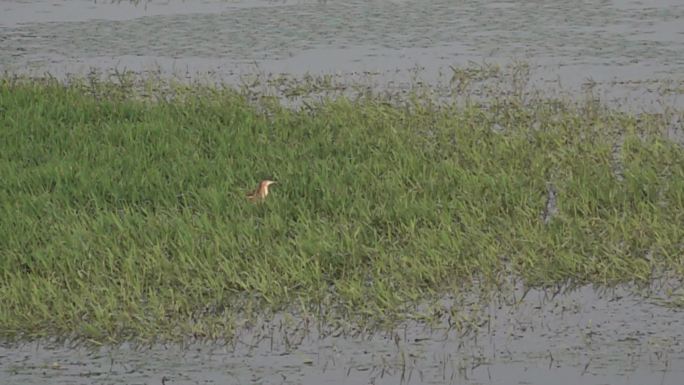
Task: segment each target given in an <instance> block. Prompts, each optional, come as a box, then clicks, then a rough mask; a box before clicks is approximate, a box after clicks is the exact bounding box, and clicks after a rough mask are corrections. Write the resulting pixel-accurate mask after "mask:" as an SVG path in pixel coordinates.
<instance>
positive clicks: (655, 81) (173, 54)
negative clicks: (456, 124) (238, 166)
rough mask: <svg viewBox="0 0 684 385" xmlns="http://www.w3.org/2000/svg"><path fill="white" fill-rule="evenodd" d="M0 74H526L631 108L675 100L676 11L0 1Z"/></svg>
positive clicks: (359, 1)
mask: <svg viewBox="0 0 684 385" xmlns="http://www.w3.org/2000/svg"><path fill="white" fill-rule="evenodd" d="M0 52H1V53H0V70H3V71H9V72H14V73H16V72H20V73H31V74H34V75H36V74H43V73H44V72H46V71H48V72H50V73H52V74H53V75H55V76H63V75H64V74H67V73H80V74H83V73H87V72H89V71H90V70H92V69H97V70H99V71H103V72H108V71H112V70H114V69H116V70H119V71H122V70H133V71H136V72H144V71H149V70H155V71H157V70H159V71H162V72H163V73H165V74H176V75H179V76H184V75H185V74H188V75H189V76H191V77H199V76H200V75H199V74H205V75H206V74H209V75H210V76H212V77H218V78H220V79H221V80H224V81H229V82H236V81H237V78H238V77H239V76H240V75H241V74H246V73H254V72H265V73H288V74H299V75H301V74H304V73H307V72H310V73H334V72H340V73H373V74H378V76H379V77H380V78H381V81H383V82H388V81H396V80H401V79H405V78H406V77H407V73H406V71H408V70H410V69H414V68H419V69H421V71H422V74H423V76H425V77H426V78H427V80H435V79H436V78H437V76H438V74H439V73H440V71H448V68H449V66H450V65H465V64H467V63H468V62H470V61H475V62H478V63H481V62H483V61H487V62H493V63H509V62H511V61H512V60H524V61H528V62H530V63H532V64H533V68H532V73H533V74H534V77H535V80H536V81H537V82H538V84H540V85H542V86H546V87H551V84H552V85H553V86H554V87H556V86H559V85H560V86H561V87H564V88H571V89H576V90H578V89H580V88H581V85H582V84H585V83H587V81H588V80H592V81H596V82H598V84H599V85H604V86H606V87H607V88H612V89H617V90H618V91H617V92H613V93H611V95H610V96H614V97H618V96H623V97H625V98H627V99H631V100H636V101H641V102H642V103H644V104H647V103H656V102H657V100H658V98H659V97H660V94H662V89H663V85H662V81H674V82H675V83H676V84H675V85H674V86H673V87H672V88H674V89H675V90H674V91H672V90H669V91H671V92H674V93H676V94H682V93H684V85H683V84H682V82H684V55H682V54H681V52H684V3H682V2H681V1H678V0H657V1H635V0H593V1H582V2H579V3H578V2H567V1H561V0H552V1H546V2H542V3H539V2H529V1H482V0H461V1H451V0H418V1H408V0H374V1H367V0H352V1H345V2H342V1H332V0H330V1H322V0H318V1H315V0H284V1H263V0H262V1H253V0H249V1H248V0H234V1H215V0H207V1H188V2H182V1H179V0H170V1H164V2H157V1H153V2H146V1H141V2H140V3H139V4H137V5H136V4H132V3H130V2H126V1H123V2H93V1H88V0H73V1H69V2H53V1H49V0H42V1H41V0H34V1H31V0H29V1H17V0H9V1H3V2H2V3H1V4H0Z"/></svg>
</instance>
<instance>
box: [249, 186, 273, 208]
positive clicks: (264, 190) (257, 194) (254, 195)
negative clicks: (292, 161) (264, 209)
mask: <svg viewBox="0 0 684 385" xmlns="http://www.w3.org/2000/svg"><path fill="white" fill-rule="evenodd" d="M273 183H276V182H274V181H272V180H262V181H261V183H259V187H257V189H256V190H254V191H252V192H251V193H249V194H247V199H249V200H250V201H251V202H255V203H256V202H261V201H263V200H264V199H266V196H267V195H268V186H270V185H272V184H273Z"/></svg>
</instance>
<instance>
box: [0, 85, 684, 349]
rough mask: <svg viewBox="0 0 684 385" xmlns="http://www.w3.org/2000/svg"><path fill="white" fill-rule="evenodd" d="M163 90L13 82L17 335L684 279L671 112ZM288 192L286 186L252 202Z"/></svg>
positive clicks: (188, 329) (10, 300) (683, 222)
mask: <svg viewBox="0 0 684 385" xmlns="http://www.w3.org/2000/svg"><path fill="white" fill-rule="evenodd" d="M143 89H144V87H143ZM143 94H144V95H147V97H145V98H142V97H140V95H143ZM152 94H154V91H149V92H147V93H145V92H142V93H137V94H136V93H135V92H133V91H127V90H123V89H122V88H121V87H118V86H117V85H115V84H101V85H99V86H98V88H97V90H95V89H93V88H92V87H91V88H88V87H86V86H83V85H82V84H81V85H79V84H78V83H75V84H72V85H68V86H66V85H63V84H58V83H57V82H54V81H47V82H42V81H16V80H12V79H7V78H6V79H4V80H2V81H0V298H1V299H2V301H1V302H0V330H1V331H2V336H3V337H5V338H35V337H45V336H56V335H68V336H72V337H76V338H84V339H89V340H91V341H95V342H113V341H120V340H124V339H138V338H154V337H159V338H167V337H168V338H173V337H174V336H176V337H178V336H187V335H195V336H207V337H221V336H229V335H230V333H231V331H232V330H234V327H235V326H236V325H239V324H240V319H241V317H244V316H246V315H247V314H252V313H255V312H258V311H259V310H258V309H264V308H270V309H277V308H279V307H282V306H292V305H293V304H294V305H295V306H301V308H302V309H307V310H308V311H323V310H321V309H327V310H324V311H329V310H330V309H334V310H335V311H336V314H342V315H350V316H352V317H355V316H361V317H385V316H388V317H389V316H390V315H392V314H393V312H396V311H398V310H397V309H400V308H401V307H402V305H403V304H405V303H407V302H411V301H416V300H419V299H421V298H425V297H426V296H430V295H438V294H440V293H445V292H447V291H448V290H453V289H457V288H463V287H465V288H466V289H467V287H468V286H469V285H471V284H473V283H474V282H476V281H477V282H478V284H482V283H484V284H487V283H492V284H496V282H497V281H498V280H500V279H501V277H502V276H511V275H513V276H516V277H519V278H520V279H522V280H523V281H524V282H526V283H527V284H530V285H547V284H557V283H563V282H568V281H571V282H577V283H583V282H593V283H598V284H612V283H620V282H634V281H637V282H648V281H649V280H651V279H653V278H654V275H655V274H661V273H663V272H667V273H669V274H673V275H675V276H681V274H682V272H684V268H683V267H684V259H683V258H684V252H683V251H684V210H683V209H682V208H683V207H684V149H683V148H682V146H681V145H680V144H677V143H676V142H674V141H671V140H669V139H668V138H667V135H668V133H667V130H668V124H669V121H670V120H671V119H670V118H671V116H670V117H667V118H666V117H664V115H647V114H642V115H640V116H636V115H634V114H627V113H620V112H616V111H611V110H607V109H603V108H600V107H597V106H595V105H593V104H591V103H587V104H577V105H571V104H570V103H562V102H558V101H548V100H546V101H544V100H539V101H534V102H529V103H522V102H520V101H519V100H516V99H514V98H504V97H502V98H500V99H494V100H493V101H491V102H490V103H488V104H487V105H486V106H484V105H478V104H475V103H467V102H465V103H459V104H458V105H456V104H454V105H453V106H450V105H449V104H448V103H444V104H442V105H440V106H437V105H435V104H433V103H431V102H429V101H428V100H425V99H421V98H418V97H416V98H407V100H413V101H412V102H404V103H400V104H395V105H393V104H391V103H387V102H386V100H383V99H382V98H380V97H377V96H366V97H364V98H361V99H359V100H354V101H352V100H349V99H344V98H338V99H336V100H330V101H326V102H323V103H320V104H318V105H316V106H313V107H312V108H307V109H304V110H302V111H296V110H295V109H287V108H281V107H278V106H275V105H273V103H269V104H268V105H267V106H266V105H254V103H253V102H248V101H247V100H246V98H244V97H242V96H241V95H240V93H239V92H238V91H235V90H230V89H216V88H209V87H202V86H193V87H185V88H183V87H179V88H178V89H174V90H173V94H174V95H175V97H173V98H168V97H166V98H157V99H155V100H152V99H154V98H153V97H150V95H152ZM167 95H168V93H167ZM679 134H680V135H681V132H680V133H679ZM266 178H269V179H275V180H277V181H278V182H279V184H277V185H275V186H274V187H273V188H272V189H271V194H270V195H269V196H268V199H267V200H266V202H265V203H264V204H260V205H254V204H251V203H249V202H248V201H247V200H246V199H245V193H247V192H248V191H249V190H251V189H253V188H254V187H256V184H257V183H258V182H259V181H260V180H261V179H266ZM553 191H555V199H554V198H552V197H551V195H553V194H552V193H551V192H553ZM554 200H555V204H556V206H557V207H554V202H553V201H554ZM316 309H318V310H316Z"/></svg>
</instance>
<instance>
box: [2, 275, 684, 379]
mask: <svg viewBox="0 0 684 385" xmlns="http://www.w3.org/2000/svg"><path fill="white" fill-rule="evenodd" d="M522 294H523V293H522V292H521V291H517V292H515V293H514V294H511V295H509V296H507V298H506V299H499V300H497V301H492V302H490V303H489V304H488V305H486V306H484V307H483V308H480V306H479V305H478V304H480V303H481V301H480V300H478V299H476V298H471V299H468V298H463V299H458V300H457V299H454V298H450V299H445V300H443V301H441V302H440V305H439V309H441V311H443V312H444V313H445V314H448V313H452V314H453V316H448V315H444V316H443V317H442V319H441V321H439V322H437V323H436V324H434V325H431V326H427V325H425V324H422V323H418V322H407V323H405V324H403V325H401V326H399V327H397V328H396V329H394V330H393V331H391V332H383V333H372V332H369V333H366V332H356V333H355V332H354V331H353V329H352V330H349V329H339V330H335V328H331V329H326V330H323V331H321V330H318V329H317V328H316V327H315V326H312V325H313V324H315V322H310V323H308V325H309V326H307V322H305V321H304V320H301V319H295V320H294V321H293V322H290V323H289V325H290V326H288V327H283V326H282V325H283V324H284V322H283V319H284V317H283V318H280V319H275V320H265V321H262V322H261V323H260V324H259V325H258V326H256V327H254V328H252V329H250V330H245V331H242V332H241V333H240V334H239V336H238V338H237V340H236V341H235V342H232V343H229V344H227V345H223V346H219V345H216V344H213V345H212V344H196V345H190V346H183V347H182V346H179V345H165V346H162V345H157V346H154V347H153V348H152V349H151V350H147V349H145V350H141V351H136V350H134V349H131V348H130V347H126V346H124V347H121V348H106V349H100V350H97V351H94V352H92V351H91V352H89V351H88V350H85V349H67V348H64V347H56V348H55V347H52V348H48V347H44V346H42V345H35V344H28V345H25V346H22V347H19V348H17V347H12V348H6V349H0V357H2V361H1V362H2V364H1V365H2V370H0V382H3V383H17V384H92V383H98V384H132V383H140V384H161V383H162V380H164V382H165V383H166V384H233V383H235V384H248V383H260V384H324V383H325V384H342V383H347V384H368V383H371V384H429V383H435V384H443V383H453V384H502V385H504V384H505V385H510V384H558V385H565V384H567V385H571V384H572V385H574V384H614V385H615V384H672V385H675V384H677V385H679V384H681V378H683V377H682V376H683V375H684V349H682V344H683V343H684V317H683V315H684V314H683V313H682V311H681V310H676V309H671V308H668V307H664V306H660V305H656V304H654V303H652V301H653V300H651V299H645V298H644V297H641V296H633V295H632V294H630V291H628V290H626V289H616V290H611V291H608V292H597V291H596V290H594V289H592V288H591V287H584V288H581V289H579V290H575V291H572V292H569V293H565V294H559V295H556V296H554V295H553V293H551V292H542V291H531V292H529V293H527V295H525V296H524V297H523V295H522ZM516 302H517V304H516ZM478 308H480V309H481V310H478ZM456 315H458V317H459V319H460V320H461V322H463V321H464V320H466V319H471V320H472V326H469V327H463V328H459V327H457V326H456V322H455V319H456V318H455V317H456ZM285 323H286V322H285Z"/></svg>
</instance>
